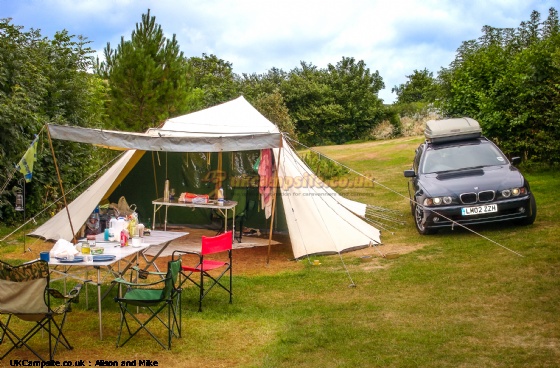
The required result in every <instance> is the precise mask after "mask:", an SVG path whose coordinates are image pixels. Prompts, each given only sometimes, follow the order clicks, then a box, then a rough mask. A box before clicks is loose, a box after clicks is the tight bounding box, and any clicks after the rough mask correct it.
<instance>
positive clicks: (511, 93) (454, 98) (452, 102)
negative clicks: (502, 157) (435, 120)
mask: <svg viewBox="0 0 560 368" xmlns="http://www.w3.org/2000/svg"><path fill="white" fill-rule="evenodd" d="M483 32H484V33H483V35H482V36H481V37H480V38H479V39H478V40H471V41H468V42H464V43H463V44H462V46H461V48H459V50H458V53H457V57H456V58H455V61H454V62H453V63H452V64H451V66H450V67H449V68H447V69H443V70H442V71H441V73H440V74H439V76H438V83H440V85H441V87H442V88H441V91H442V92H443V93H442V94H441V95H440V99H439V100H438V104H439V106H440V107H441V109H442V111H443V113H444V114H446V115H448V116H469V117H472V118H475V119H477V120H479V121H480V123H481V125H482V128H483V130H484V133H485V135H487V136H488V137H490V138H491V139H493V140H494V141H496V142H498V143H499V144H500V146H501V148H502V149H504V151H505V152H506V153H507V154H509V155H510V156H522V157H524V158H525V159H526V160H531V161H535V162H544V163H547V164H558V163H560V143H559V142H560V125H559V124H558V121H559V120H560V107H559V106H560V105H559V104H558V102H560V93H559V92H558V86H559V85H560V62H559V61H560V59H559V55H560V36H559V33H560V27H559V22H558V13H557V11H556V10H555V9H553V8H551V9H550V10H549V16H548V18H547V19H546V20H545V21H544V22H541V21H540V15H539V13H538V12H533V13H532V14H531V18H530V20H529V21H527V22H522V23H521V24H520V26H519V27H518V28H517V29H515V30H510V29H496V28H493V27H489V26H486V27H484V28H483Z"/></svg>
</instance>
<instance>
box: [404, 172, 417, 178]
mask: <svg viewBox="0 0 560 368" xmlns="http://www.w3.org/2000/svg"><path fill="white" fill-rule="evenodd" d="M415 176H416V173H415V172H414V170H405V171H404V177H405V178H414V177H415Z"/></svg>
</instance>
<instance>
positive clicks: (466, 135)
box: [424, 118, 482, 143]
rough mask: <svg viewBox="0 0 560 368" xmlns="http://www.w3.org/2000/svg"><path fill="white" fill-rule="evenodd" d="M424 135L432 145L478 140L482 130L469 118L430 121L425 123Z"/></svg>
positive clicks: (476, 122)
mask: <svg viewBox="0 0 560 368" xmlns="http://www.w3.org/2000/svg"><path fill="white" fill-rule="evenodd" d="M424 135H425V137H426V139H427V140H429V141H430V142H432V143H442V142H451V141H458V140H463V139H473V138H478V137H480V136H481V135H482V129H480V124H479V123H478V121H476V120H474V119H471V118H457V119H444V120H430V121H428V122H427V123H426V130H425V131H424Z"/></svg>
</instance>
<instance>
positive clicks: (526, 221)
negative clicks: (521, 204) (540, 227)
mask: <svg viewBox="0 0 560 368" xmlns="http://www.w3.org/2000/svg"><path fill="white" fill-rule="evenodd" d="M530 203H531V215H530V216H529V217H526V218H524V219H523V220H518V221H517V223H518V224H519V225H532V224H533V222H535V219H536V218H537V201H535V197H534V196H533V195H531V198H530Z"/></svg>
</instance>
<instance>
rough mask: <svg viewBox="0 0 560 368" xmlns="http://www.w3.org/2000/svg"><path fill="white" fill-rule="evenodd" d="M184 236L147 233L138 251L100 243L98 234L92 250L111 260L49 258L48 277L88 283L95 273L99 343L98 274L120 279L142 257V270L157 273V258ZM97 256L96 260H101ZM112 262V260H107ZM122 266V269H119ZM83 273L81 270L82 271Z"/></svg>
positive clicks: (100, 320) (99, 286) (169, 232)
mask: <svg viewBox="0 0 560 368" xmlns="http://www.w3.org/2000/svg"><path fill="white" fill-rule="evenodd" d="M188 234H189V233H187V232H177V231H157V230H154V231H152V232H151V235H149V236H145V237H143V238H142V243H141V245H140V246H138V247H133V246H131V245H128V246H126V247H121V246H120V243H117V242H105V241H103V234H99V235H97V237H96V246H101V247H103V248H104V250H103V254H101V255H102V256H115V257H114V259H106V260H104V258H109V257H97V258H98V259H99V260H94V261H93V262H90V263H86V262H84V261H68V260H63V259H57V258H55V257H53V256H52V255H51V259H50V261H49V267H50V269H51V273H56V274H58V275H60V276H61V277H60V278H64V279H66V278H67V277H71V278H74V279H78V280H81V281H85V282H87V281H92V280H90V279H88V270H89V269H94V270H97V280H96V284H97V310H98V314H99V338H100V340H103V323H102V315H101V301H102V300H103V298H104V297H105V296H106V295H104V296H101V285H102V283H103V281H104V278H102V277H101V270H102V269H103V270H105V271H108V272H107V274H108V275H109V276H111V278H116V277H121V276H122V275H124V273H125V272H126V271H127V270H128V269H130V267H133V266H135V265H137V264H138V259H139V258H138V257H140V256H141V257H142V258H143V259H144V260H145V261H146V265H145V266H144V267H143V268H142V269H144V270H147V269H148V268H149V267H154V268H155V269H156V270H157V271H159V269H158V267H157V265H156V264H155V261H156V259H157V258H158V256H159V255H160V254H161V252H163V250H165V248H167V246H168V245H169V244H170V243H171V242H172V241H173V240H176V239H178V238H180V237H182V236H185V235H188ZM152 245H153V246H158V245H163V246H162V247H161V249H160V251H159V252H158V253H157V254H156V255H155V256H153V257H151V258H148V257H149V256H148V255H146V254H145V250H146V249H148V248H149V247H150V246H152ZM101 255H100V256H101ZM111 258H112V257H111ZM121 266H122V267H121ZM84 269H85V270H84ZM84 272H85V277H81V276H80V273H82V274H83V273H84ZM86 298H87V287H86Z"/></svg>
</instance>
